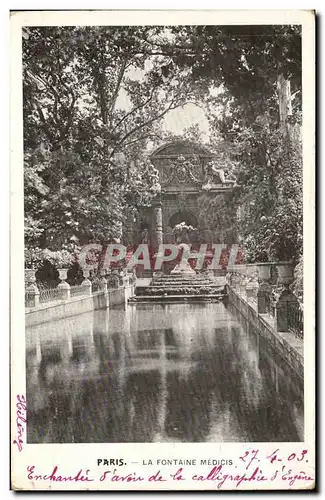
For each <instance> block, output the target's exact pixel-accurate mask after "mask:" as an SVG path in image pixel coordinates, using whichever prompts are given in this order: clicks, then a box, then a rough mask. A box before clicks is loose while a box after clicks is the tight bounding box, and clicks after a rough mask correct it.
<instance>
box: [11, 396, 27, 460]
mask: <svg viewBox="0 0 325 500" xmlns="http://www.w3.org/2000/svg"><path fill="white" fill-rule="evenodd" d="M26 422H27V402H26V399H25V396H22V395H19V394H17V396H16V430H17V436H16V438H15V439H14V441H13V444H16V445H17V448H18V451H22V449H23V444H24V440H23V434H24V432H25V428H26Z"/></svg>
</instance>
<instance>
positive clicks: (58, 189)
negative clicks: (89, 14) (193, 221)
mask: <svg viewBox="0 0 325 500" xmlns="http://www.w3.org/2000/svg"><path fill="white" fill-rule="evenodd" d="M23 69H24V159H25V169H24V173H25V226H26V233H25V238H26V245H27V247H28V248H36V247H37V248H41V249H46V248H49V249H51V251H57V250H59V249H60V250H61V249H62V246H64V245H67V244H68V242H69V240H70V238H71V237H72V236H74V237H77V238H78V239H79V240H80V244H82V243H85V242H89V241H98V242H106V241H109V240H111V239H112V238H120V237H121V236H122V232H123V224H124V222H125V219H126V217H127V216H131V217H133V215H135V212H136V211H137V210H138V208H139V207H140V206H143V205H146V204H148V203H150V201H151V199H152V198H153V197H154V196H156V194H157V193H159V189H160V186H159V183H158V174H157V171H156V170H155V168H154V167H153V166H152V165H151V164H150V162H149V161H148V158H147V156H146V151H147V149H148V146H149V145H150V144H151V145H153V144H155V143H156V142H157V140H158V138H160V139H161V138H162V137H163V136H164V134H163V133H162V129H161V123H162V119H163V118H164V116H165V115H166V114H167V113H168V112H170V111H171V110H173V109H176V108H177V107H180V106H183V105H184V104H185V103H187V102H193V103H196V104H199V105H200V106H201V107H203V108H204V109H205V110H206V114H207V117H208V118H209V121H210V128H211V136H210V141H211V149H212V150H214V151H219V152H220V151H223V152H224V153H223V154H219V159H218V161H219V162H220V168H225V166H226V169H227V170H229V173H232V174H234V175H235V176H236V178H237V185H236V188H235V189H234V191H233V193H232V195H231V196H230V197H229V199H228V200H226V201H224V200H223V199H221V198H218V197H216V198H215V199H212V200H211V197H207V196H204V194H203V195H202V199H201V215H200V216H201V217H203V218H204V217H206V218H207V223H208V224H209V226H210V227H225V228H228V232H229V234H230V235H234V234H237V233H238V234H239V235H240V236H241V238H242V239H243V243H244V245H245V258H247V259H248V260H270V259H281V260H285V259H290V258H292V259H294V260H296V259H298V258H299V255H300V254H301V251H302V171H301V147H300V139H299V133H297V130H298V129H299V125H300V123H301V38H300V31H299V27H297V26H174V27H169V28H168V27H164V26H160V27H148V26H143V27H137V26H129V27H128V26H124V27H123V26H122V27H40V28H25V29H24V32H23ZM280 76H281V77H282V78H283V79H284V80H285V81H289V80H290V83H291V90H290V93H291V107H292V113H291V114H290V116H289V118H288V119H287V121H286V123H284V124H283V123H281V121H280V116H279V93H278V83H279V77H280ZM191 132H192V135H193V133H194V134H195V133H196V135H198V131H193V130H192V131H191ZM165 135H166V134H165ZM50 257H51V256H50ZM29 260H30V261H31V260H32V259H31V258H29Z"/></svg>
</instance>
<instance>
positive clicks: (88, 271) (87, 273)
mask: <svg viewBox="0 0 325 500" xmlns="http://www.w3.org/2000/svg"><path fill="white" fill-rule="evenodd" d="M82 274H83V277H84V278H85V279H86V280H87V279H88V278H89V275H90V270H89V269H82Z"/></svg>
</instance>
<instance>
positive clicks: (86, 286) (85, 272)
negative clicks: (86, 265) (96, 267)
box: [81, 269, 92, 295]
mask: <svg viewBox="0 0 325 500" xmlns="http://www.w3.org/2000/svg"><path fill="white" fill-rule="evenodd" d="M82 274H83V277H84V278H85V279H84V280H83V282H82V283H81V285H82V286H83V289H84V292H85V295H92V290H91V281H90V279H89V274H90V271H89V270H88V269H83V270H82Z"/></svg>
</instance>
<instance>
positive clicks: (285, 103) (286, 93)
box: [277, 74, 292, 134]
mask: <svg viewBox="0 0 325 500" xmlns="http://www.w3.org/2000/svg"><path fill="white" fill-rule="evenodd" d="M277 90H278V98H279V119H280V129H281V130H282V132H283V134H287V133H288V132H289V124H288V117H289V116H291V115H292V106H291V87H290V81H289V80H286V79H285V78H284V76H283V75H282V74H280V75H279V76H278V82H277Z"/></svg>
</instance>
